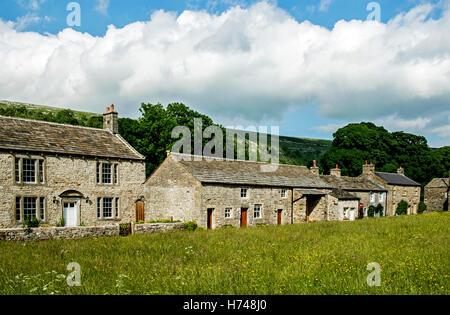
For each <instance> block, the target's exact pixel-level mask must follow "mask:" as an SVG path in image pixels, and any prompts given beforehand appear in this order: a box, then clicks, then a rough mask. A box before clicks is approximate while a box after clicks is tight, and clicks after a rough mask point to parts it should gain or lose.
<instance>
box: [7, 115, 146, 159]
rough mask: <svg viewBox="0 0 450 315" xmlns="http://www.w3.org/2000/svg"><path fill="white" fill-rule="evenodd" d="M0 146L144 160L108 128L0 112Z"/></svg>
mask: <svg viewBox="0 0 450 315" xmlns="http://www.w3.org/2000/svg"><path fill="white" fill-rule="evenodd" d="M0 149H3V150H14V151H26V152H39V153H51V154H68V155H81V156H93V157H103V158H118V159H130V160H143V159H144V157H143V156H142V155H141V154H139V153H138V152H137V151H136V150H134V149H133V148H132V147H131V146H130V145H129V144H128V143H127V142H126V141H125V140H124V139H123V138H122V137H121V136H120V135H114V134H112V133H111V132H109V131H108V130H103V129H96V128H87V127H80V126H72V125H64V124H57V123H50V122H44V121H38V120H30V119H22V118H13V117H4V116H0Z"/></svg>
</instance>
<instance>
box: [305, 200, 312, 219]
mask: <svg viewBox="0 0 450 315" xmlns="http://www.w3.org/2000/svg"><path fill="white" fill-rule="evenodd" d="M310 211H311V202H310V200H309V199H308V197H306V223H309V216H310Z"/></svg>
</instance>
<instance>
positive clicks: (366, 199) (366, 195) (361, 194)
mask: <svg viewBox="0 0 450 315" xmlns="http://www.w3.org/2000/svg"><path fill="white" fill-rule="evenodd" d="M349 192H350V193H351V194H352V195H355V196H356V197H358V198H360V202H361V203H362V204H363V216H364V213H366V214H367V213H368V211H369V207H370V206H374V207H376V206H377V205H378V204H381V205H382V206H383V208H384V209H385V210H384V215H386V209H387V196H388V193H387V192H385V193H384V195H383V197H382V196H381V194H382V192H375V199H374V200H375V201H373V202H372V201H370V191H349ZM358 211H359V207H358ZM357 217H358V216H357Z"/></svg>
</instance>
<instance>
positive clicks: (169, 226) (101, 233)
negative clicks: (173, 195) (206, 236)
mask: <svg viewBox="0 0 450 315" xmlns="http://www.w3.org/2000/svg"><path fill="white" fill-rule="evenodd" d="M182 230H183V223H154V224H135V225H134V226H133V228H132V232H133V234H153V233H161V232H167V231H182ZM119 234H120V229H119V224H115V225H106V226H93V227H81V226H80V227H43V228H32V229H24V228H12V229H0V240H6V241H44V240H53V239H81V238H95V237H111V236H119Z"/></svg>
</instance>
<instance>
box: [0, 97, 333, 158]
mask: <svg viewBox="0 0 450 315" xmlns="http://www.w3.org/2000/svg"><path fill="white" fill-rule="evenodd" d="M12 109H15V110H14V111H13V110H12ZM68 114H69V113H68V112H67V109H62V108H57V107H50V106H42V105H34V104H25V103H17V102H8V101H0V115H6V116H18V117H22V118H30V119H37V120H45V121H61V120H60V119H58V120H57V119H56V117H59V118H62V119H63V121H64V122H66V123H72V124H82V125H85V126H88V127H98V128H101V124H102V115H100V114H96V113H89V112H81V111H72V114H73V117H72V116H70V117H67V116H69V115H68ZM330 146H331V141H329V140H319V139H305V138H295V137H284V136H280V162H281V163H283V164H297V165H307V166H311V165H312V161H313V160H320V157H321V156H322V155H323V154H324V153H325V152H326V151H327V150H328V148H329V147H330Z"/></svg>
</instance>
